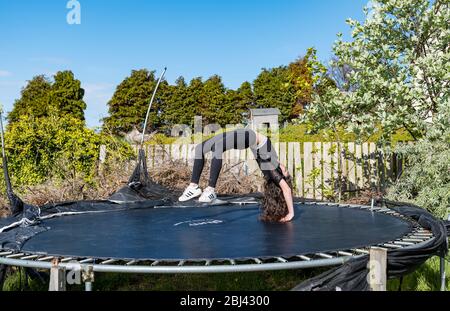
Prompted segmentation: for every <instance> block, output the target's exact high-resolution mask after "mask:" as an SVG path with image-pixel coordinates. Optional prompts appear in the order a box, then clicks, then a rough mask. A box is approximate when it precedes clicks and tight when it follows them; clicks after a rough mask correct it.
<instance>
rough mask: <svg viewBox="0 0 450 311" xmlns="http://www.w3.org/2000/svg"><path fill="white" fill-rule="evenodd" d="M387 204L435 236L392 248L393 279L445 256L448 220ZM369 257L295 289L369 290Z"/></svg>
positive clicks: (390, 269)
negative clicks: (428, 260)
mask: <svg viewBox="0 0 450 311" xmlns="http://www.w3.org/2000/svg"><path fill="white" fill-rule="evenodd" d="M381 202H382V203H384V204H385V205H386V207H388V208H390V209H393V210H395V211H397V212H398V213H400V214H402V215H405V216H407V217H410V218H412V219H414V220H415V221H417V222H418V223H419V224H420V225H421V226H422V227H423V228H425V229H428V230H430V231H431V232H432V233H433V235H434V239H431V240H429V241H427V242H425V243H421V244H420V245H417V246H412V247H408V248H402V249H398V250H389V251H388V258H387V275H388V277H389V278H397V277H401V276H403V275H405V274H408V273H410V272H412V271H414V270H415V269H416V268H417V267H418V266H420V265H422V264H423V263H424V262H425V261H426V260H427V259H429V258H430V257H431V256H433V255H438V256H445V255H446V254H447V252H448V238H447V236H448V233H449V232H448V228H449V227H450V224H449V222H448V221H442V220H439V219H437V218H435V217H434V216H433V215H432V214H430V213H429V212H427V211H426V210H424V209H422V208H420V207H417V206H414V205H411V204H409V203H402V202H393V201H388V200H382V201H381ZM368 261H369V256H368V255H365V256H361V257H358V258H354V259H351V260H349V261H348V262H347V263H345V264H344V265H342V266H340V267H338V268H334V269H331V270H330V271H327V272H325V273H322V274H320V275H318V276H316V277H314V278H311V279H309V280H307V281H305V282H302V283H301V284H299V285H297V286H296V287H294V288H293V289H292V290H293V291H336V290H343V291H368V290H370V288H369V284H368V282H367V275H368V273H369V270H368V268H367V266H368Z"/></svg>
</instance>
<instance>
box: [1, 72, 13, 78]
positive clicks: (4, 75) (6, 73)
mask: <svg viewBox="0 0 450 311" xmlns="http://www.w3.org/2000/svg"><path fill="white" fill-rule="evenodd" d="M11 75H12V73H11V72H9V71H7V70H0V77H9V76H11Z"/></svg>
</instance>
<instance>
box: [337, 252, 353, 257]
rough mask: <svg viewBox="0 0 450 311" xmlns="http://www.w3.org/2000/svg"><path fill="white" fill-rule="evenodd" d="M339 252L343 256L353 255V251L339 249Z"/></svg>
mask: <svg viewBox="0 0 450 311" xmlns="http://www.w3.org/2000/svg"><path fill="white" fill-rule="evenodd" d="M337 253H338V255H342V256H353V254H352V253H349V252H344V251H338V252H337Z"/></svg>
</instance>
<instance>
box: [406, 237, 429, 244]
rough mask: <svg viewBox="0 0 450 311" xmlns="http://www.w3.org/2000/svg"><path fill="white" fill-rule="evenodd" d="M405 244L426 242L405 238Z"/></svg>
mask: <svg viewBox="0 0 450 311" xmlns="http://www.w3.org/2000/svg"><path fill="white" fill-rule="evenodd" d="M403 241H405V242H413V243H420V242H423V241H425V239H418V238H405V239H403Z"/></svg>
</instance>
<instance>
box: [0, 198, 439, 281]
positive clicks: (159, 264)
mask: <svg viewBox="0 0 450 311" xmlns="http://www.w3.org/2000/svg"><path fill="white" fill-rule="evenodd" d="M304 204H305V205H318V206H320V208H327V207H331V208H333V207H340V208H350V209H355V208H356V209H361V210H366V211H368V212H370V211H371V212H376V213H383V214H388V215H390V216H393V217H399V218H402V219H403V220H406V221H408V222H410V223H411V224H412V227H413V228H412V231H411V232H409V233H408V234H406V235H405V236H403V237H401V238H398V239H396V240H393V241H390V242H387V243H382V244H376V245H368V246H366V247H364V248H355V249H349V250H340V251H332V252H327V253H315V254H308V255H298V256H294V257H291V258H283V257H272V258H268V259H261V258H249V259H246V260H239V261H238V260H236V259H232V258H230V259H226V260H223V261H218V260H214V261H210V260H191V261H189V260H174V261H158V260H155V261H138V260H120V259H98V258H92V257H80V258H74V257H64V256H62V257H55V256H49V255H47V254H33V253H26V252H20V251H18V252H14V251H10V250H0V264H3V265H9V266H18V267H27V268H36V269H51V268H52V267H55V260H57V263H56V265H57V267H59V268H63V269H66V270H75V269H81V270H82V271H87V270H89V269H90V270H91V271H93V272H116V273H139V274H141V273H152V274H171V273H230V272H256V271H276V270H291V269H306V268H317V267H327V266H336V265H341V264H344V263H345V262H346V261H347V260H349V259H350V258H353V257H358V256H364V255H367V254H369V249H370V248H371V247H383V248H386V249H388V250H389V249H400V248H406V247H413V246H418V244H421V243H423V242H426V241H428V240H430V239H432V238H433V234H432V233H431V232H430V231H429V230H426V229H424V228H423V227H421V226H420V225H419V224H418V223H417V222H416V221H414V220H413V219H410V218H408V217H406V216H404V215H401V214H399V213H397V212H396V211H393V210H391V209H389V208H386V207H377V206H366V205H355V204H336V203H327V202H304Z"/></svg>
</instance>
